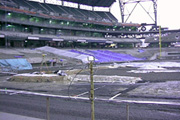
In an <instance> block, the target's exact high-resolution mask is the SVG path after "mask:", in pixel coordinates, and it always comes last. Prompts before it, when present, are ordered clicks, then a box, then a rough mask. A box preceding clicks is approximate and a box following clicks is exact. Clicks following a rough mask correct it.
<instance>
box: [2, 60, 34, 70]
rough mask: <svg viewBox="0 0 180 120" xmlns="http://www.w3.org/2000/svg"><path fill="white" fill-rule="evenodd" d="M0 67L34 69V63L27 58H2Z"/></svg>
mask: <svg viewBox="0 0 180 120" xmlns="http://www.w3.org/2000/svg"><path fill="white" fill-rule="evenodd" d="M0 67H1V68H2V69H5V70H9V69H11V70H29V69H32V65H31V64H30V63H29V62H28V61H27V60H26V59H0Z"/></svg>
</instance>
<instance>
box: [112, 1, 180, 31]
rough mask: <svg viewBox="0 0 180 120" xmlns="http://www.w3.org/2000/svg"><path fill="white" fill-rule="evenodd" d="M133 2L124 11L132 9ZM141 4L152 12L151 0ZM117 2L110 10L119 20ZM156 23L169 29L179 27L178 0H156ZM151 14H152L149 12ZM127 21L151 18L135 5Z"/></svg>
mask: <svg viewBox="0 0 180 120" xmlns="http://www.w3.org/2000/svg"><path fill="white" fill-rule="evenodd" d="M134 5H135V4H129V5H128V6H127V7H126V8H125V11H126V13H128V11H129V12H130V11H131V9H133V7H134ZM142 5H143V6H144V7H145V8H146V9H147V10H149V11H150V13H152V12H153V4H151V2H146V3H142ZM118 6H119V3H118V2H116V3H114V5H113V6H112V8H111V12H112V13H113V14H114V15H115V16H116V17H117V18H118V19H119V22H121V16H120V10H119V9H118V8H119V7H118ZM157 10H158V20H157V21H158V25H161V26H162V27H168V28H169V29H180V0H158V6H157ZM151 15H153V14H151ZM128 22H132V23H145V22H147V23H152V22H153V21H152V19H151V18H150V17H149V16H148V15H147V14H146V13H145V12H144V10H143V8H142V7H141V6H140V5H137V7H136V9H135V10H134V12H133V13H132V16H131V17H130V18H129V19H128Z"/></svg>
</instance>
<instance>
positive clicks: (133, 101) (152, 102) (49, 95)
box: [0, 89, 180, 120]
mask: <svg viewBox="0 0 180 120" xmlns="http://www.w3.org/2000/svg"><path fill="white" fill-rule="evenodd" d="M0 92H4V93H5V94H8V93H9V94H10V95H13V94H23V95H35V96H42V97H45V98H46V119H47V120H50V114H49V111H50V109H49V107H50V104H49V98H59V99H69V100H73V99H74V100H82V101H90V98H87V97H77V96H62V95H53V94H45V93H37V92H29V91H20V90H7V89H0ZM94 100H95V101H101V102H109V103H114V104H118V103H125V104H126V120H129V116H130V112H129V109H130V103H134V104H155V105H171V106H180V103H179V102H165V101H164V102H163V101H152V100H151V101H143V100H117V99H116V100H115V99H103V98H95V99H94Z"/></svg>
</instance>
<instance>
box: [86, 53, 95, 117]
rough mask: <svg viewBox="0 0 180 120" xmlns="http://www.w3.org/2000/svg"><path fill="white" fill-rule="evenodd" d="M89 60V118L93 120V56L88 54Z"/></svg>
mask: <svg viewBox="0 0 180 120" xmlns="http://www.w3.org/2000/svg"><path fill="white" fill-rule="evenodd" d="M88 61H89V68H90V80H91V90H90V93H91V94H90V101H91V120H95V115H94V81H93V62H94V57H93V56H89V57H88Z"/></svg>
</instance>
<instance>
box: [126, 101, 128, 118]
mask: <svg viewBox="0 0 180 120" xmlns="http://www.w3.org/2000/svg"><path fill="white" fill-rule="evenodd" d="M126 117H127V120H129V104H126Z"/></svg>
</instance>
